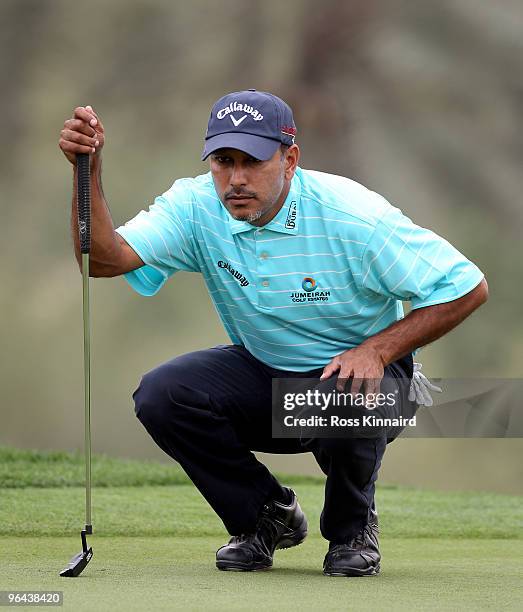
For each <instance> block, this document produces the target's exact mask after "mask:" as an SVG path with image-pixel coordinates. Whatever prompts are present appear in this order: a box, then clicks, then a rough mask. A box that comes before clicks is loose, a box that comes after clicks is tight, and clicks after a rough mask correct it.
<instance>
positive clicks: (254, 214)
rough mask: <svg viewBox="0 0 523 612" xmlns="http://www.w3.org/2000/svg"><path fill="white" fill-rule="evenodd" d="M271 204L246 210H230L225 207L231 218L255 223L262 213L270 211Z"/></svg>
mask: <svg viewBox="0 0 523 612" xmlns="http://www.w3.org/2000/svg"><path fill="white" fill-rule="evenodd" d="M273 206H274V204H266V205H265V206H263V207H262V208H258V209H257V210H246V211H232V210H231V209H230V208H229V207H227V206H226V207H225V208H227V210H228V212H229V214H230V215H231V217H232V218H233V219H236V221H245V222H247V223H255V222H256V221H258V220H259V219H261V217H263V215H266V214H267V213H268V212H269V211H271V210H272V208H273Z"/></svg>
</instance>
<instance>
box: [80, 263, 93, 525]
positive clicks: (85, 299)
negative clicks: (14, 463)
mask: <svg viewBox="0 0 523 612" xmlns="http://www.w3.org/2000/svg"><path fill="white" fill-rule="evenodd" d="M82 284H83V291H82V306H83V320H84V408H85V410H84V413H85V424H84V433H85V440H84V451H85V531H86V533H88V534H91V533H92V532H93V528H92V523H91V330H90V323H89V322H90V314H89V253H82Z"/></svg>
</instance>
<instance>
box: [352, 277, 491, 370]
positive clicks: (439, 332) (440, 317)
mask: <svg viewBox="0 0 523 612" xmlns="http://www.w3.org/2000/svg"><path fill="white" fill-rule="evenodd" d="M487 298H488V286H487V282H486V280H485V279H483V280H482V281H481V283H480V284H479V285H478V286H477V287H476V288H475V289H473V290H472V291H470V292H469V293H467V294H466V295H464V296H463V297H461V298H458V299H457V300H453V301H452V302H447V303H445V304H436V305H435V306H427V307H425V308H418V309H416V310H413V311H411V312H410V313H409V314H408V315H407V316H406V317H405V318H404V319H401V321H397V322H396V323H394V324H393V325H391V326H390V327H388V328H387V329H384V330H383V331H381V332H379V333H378V334H376V335H375V336H372V337H371V338H369V339H368V340H366V341H365V342H364V343H363V344H362V345H361V346H362V347H363V346H366V347H367V348H372V349H373V350H375V351H376V352H377V353H378V354H379V355H380V357H381V360H382V362H383V365H384V366H386V365H389V364H390V363H392V362H393V361H395V360H396V359H400V358H401V357H404V356H405V355H407V354H408V353H411V352H412V351H413V350H415V349H416V348H419V347H422V346H424V345H426V344H429V343H430V342H434V340H437V339H438V338H441V336H443V335H445V334H446V333H447V332H449V331H450V330H451V329H453V328H454V327H456V326H457V325H459V324H460V323H461V322H462V321H463V320H464V319H466V318H467V317H468V316H469V315H470V314H471V313H472V312H473V311H474V310H476V308H478V307H479V306H481V304H483V303H484V302H486V301H487Z"/></svg>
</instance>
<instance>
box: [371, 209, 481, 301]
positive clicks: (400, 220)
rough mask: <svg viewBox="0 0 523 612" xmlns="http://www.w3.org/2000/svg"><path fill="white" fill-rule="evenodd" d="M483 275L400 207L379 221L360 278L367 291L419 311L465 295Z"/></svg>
mask: <svg viewBox="0 0 523 612" xmlns="http://www.w3.org/2000/svg"><path fill="white" fill-rule="evenodd" d="M483 276H484V275H483V273H482V272H481V270H480V269H479V268H478V267H477V266H476V265H474V264H473V263H472V262H471V261H469V260H468V259H467V258H466V257H465V256H464V255H463V254H462V253H460V252H459V251H458V250H457V249H456V248H454V247H453V246H452V245H451V244H450V243H449V242H447V241H446V240H445V239H444V238H442V237H441V236H438V235H437V234H436V233H434V232H432V231H431V230H428V229H425V228H423V227H419V226H418V225H415V224H414V223H412V221H411V220H410V219H409V218H408V217H406V216H405V215H403V214H402V213H401V211H400V210H399V209H397V208H395V209H394V210H393V211H392V212H390V213H388V214H387V215H385V217H384V218H383V219H381V220H380V221H379V222H378V224H377V226H376V228H375V230H374V232H373V234H372V236H371V238H370V240H369V243H368V245H367V247H366V248H365V251H364V254H363V257H362V268H361V281H360V282H361V285H362V287H363V288H364V289H367V290H370V291H373V292H375V293H378V294H380V295H384V296H386V297H389V298H395V299H397V300H405V301H410V302H411V304H412V308H413V309H416V308H423V307H425V306H432V305H434V304H443V303H445V302H450V301H452V300H455V299H457V298H459V297H462V296H463V295H465V294H467V293H469V292H470V291H472V289H474V287H476V286H477V285H478V284H479V283H480V282H481V280H482V278H483Z"/></svg>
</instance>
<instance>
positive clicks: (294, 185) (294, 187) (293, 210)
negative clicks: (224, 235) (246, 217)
mask: <svg viewBox="0 0 523 612" xmlns="http://www.w3.org/2000/svg"><path fill="white" fill-rule="evenodd" d="M300 196H301V182H300V179H299V177H298V175H297V174H296V173H295V174H294V176H293V178H292V181H291V188H290V189H289V193H288V194H287V197H286V198H285V202H284V203H283V206H282V207H281V208H280V210H279V211H278V214H277V215H276V216H275V217H274V218H273V219H271V220H270V221H269V223H266V224H265V225H262V226H260V228H258V226H256V225H251V224H250V223H247V221H238V220H236V219H233V218H232V217H231V216H230V215H229V227H230V228H231V232H232V233H233V234H239V233H240V232H248V231H250V230H255V229H261V228H262V227H263V229H267V230H271V231H272V232H280V233H282V234H297V233H298V224H299V223H298V222H299V205H300Z"/></svg>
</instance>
